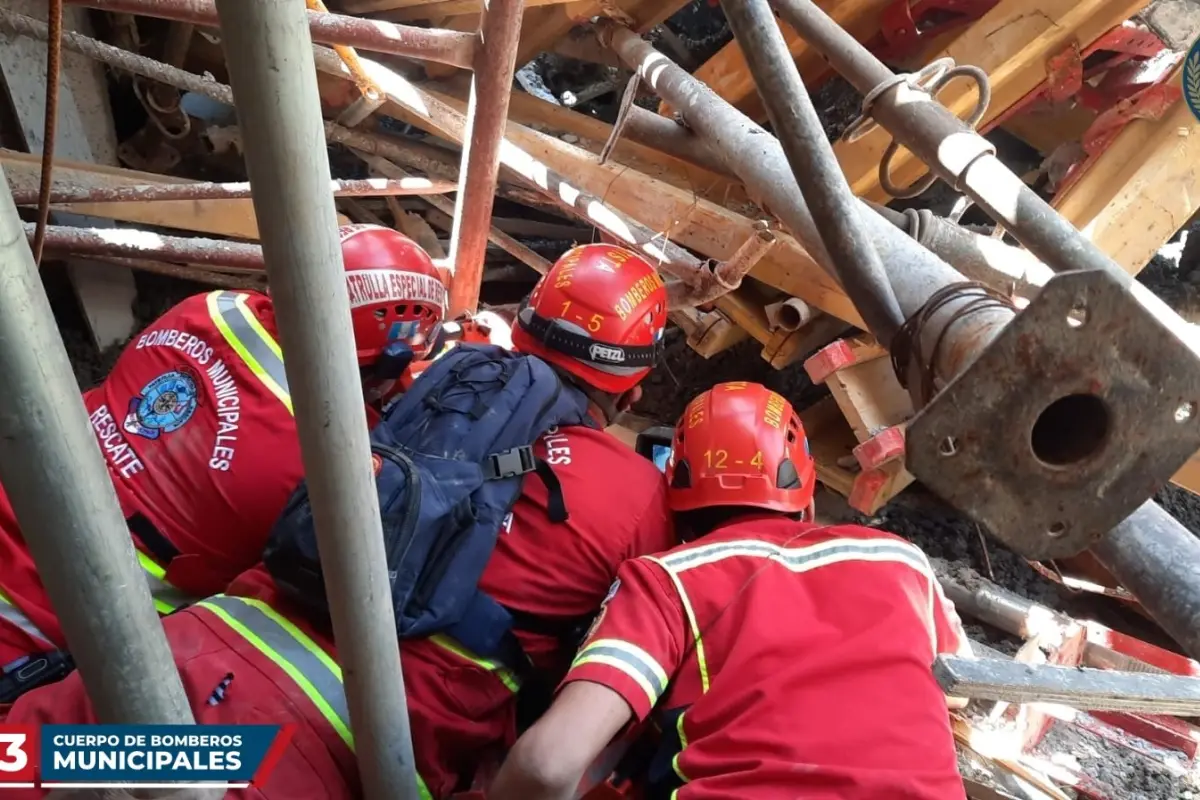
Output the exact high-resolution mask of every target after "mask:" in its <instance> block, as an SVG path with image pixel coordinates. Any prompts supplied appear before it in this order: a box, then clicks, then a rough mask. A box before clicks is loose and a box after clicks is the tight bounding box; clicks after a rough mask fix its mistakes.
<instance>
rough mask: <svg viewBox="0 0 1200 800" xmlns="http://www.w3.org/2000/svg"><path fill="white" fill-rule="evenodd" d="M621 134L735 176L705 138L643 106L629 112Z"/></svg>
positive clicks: (709, 168) (712, 169)
mask: <svg viewBox="0 0 1200 800" xmlns="http://www.w3.org/2000/svg"><path fill="white" fill-rule="evenodd" d="M621 133H622V135H624V136H625V137H626V138H628V139H629V140H630V141H634V142H637V143H638V144H644V145H646V146H647V147H653V148H654V149H655V150H657V151H658V152H660V153H666V154H667V155H672V156H675V157H676V158H682V159H683V160H684V161H690V162H691V163H693V164H695V165H696V166H698V167H704V168H705V169H707V170H710V171H712V172H715V173H717V174H718V175H732V173H731V172H730V171H729V167H728V166H726V165H725V160H724V159H722V158H721V156H720V154H718V153H716V152H714V151H713V150H712V148H710V147H709V146H708V145H707V144H706V143H705V142H704V140H703V139H701V138H700V137H699V136H697V135H696V134H694V133H692V132H691V131H690V130H688V129H687V128H686V127H684V126H683V125H681V124H679V123H678V122H676V121H675V120H672V119H667V118H666V117H664V116H662V115H661V114H655V113H654V112H653V111H647V110H646V109H644V108H642V107H641V106H637V105H635V106H633V107H632V108H630V109H629V116H628V117H627V118H626V120H625V127H624V128H623V129H622V131H621Z"/></svg>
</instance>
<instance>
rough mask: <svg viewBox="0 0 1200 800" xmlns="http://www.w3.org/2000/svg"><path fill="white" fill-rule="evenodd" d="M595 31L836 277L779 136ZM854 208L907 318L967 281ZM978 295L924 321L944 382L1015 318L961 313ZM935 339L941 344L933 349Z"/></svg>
mask: <svg viewBox="0 0 1200 800" xmlns="http://www.w3.org/2000/svg"><path fill="white" fill-rule="evenodd" d="M596 31H597V34H598V35H599V36H600V40H601V41H602V42H604V43H606V44H608V45H609V46H610V47H612V48H613V50H614V51H615V52H616V53H617V55H618V56H620V57H621V60H622V61H624V62H625V63H626V65H628V66H629V67H630V68H631V69H635V70H637V71H639V72H640V73H641V75H642V79H643V80H644V81H645V82H646V83H647V84H648V85H649V86H650V87H651V88H652V89H654V91H655V92H656V93H657V94H658V95H659V96H660V97H661V98H662V99H664V100H666V101H667V102H668V103H669V104H670V105H671V107H672V108H675V109H677V110H678V112H679V113H680V114H682V116H683V118H684V120H685V121H686V122H687V125H688V127H689V128H691V129H692V130H693V131H695V132H696V134H697V135H699V136H700V137H701V138H703V139H704V140H705V142H706V144H707V145H708V146H709V147H711V148H713V149H714V150H715V151H717V152H719V153H720V154H721V156H722V157H723V158H724V159H725V161H726V163H727V164H728V165H729V168H730V169H731V170H732V171H733V172H734V173H735V174H736V175H737V176H738V177H739V178H740V179H741V180H742V181H743V182H744V183H745V184H746V185H747V186H748V187H750V188H751V189H753V190H754V191H757V192H759V193H761V195H762V197H763V199H764V202H765V203H766V205H767V207H769V208H770V209H771V211H772V212H773V213H774V214H775V215H776V216H778V217H779V219H780V220H781V221H782V222H783V224H784V225H785V226H787V228H788V230H790V231H791V232H792V234H793V235H794V236H796V238H797V239H799V240H800V242H801V243H802V244H803V245H804V247H805V249H807V250H808V252H809V253H811V254H812V255H813V257H814V258H816V259H817V262H818V263H819V264H820V265H821V266H822V267H823V268H824V269H825V270H826V271H827V272H829V273H830V274H831V275H836V272H835V271H834V269H833V268H832V266H831V262H830V257H829V254H828V252H826V250H825V247H824V245H823V244H822V242H821V236H820V233H819V232H818V230H817V226H816V223H815V222H814V221H813V218H812V216H811V214H810V213H809V210H808V207H807V206H806V205H805V203H804V198H803V197H801V196H800V192H799V191H798V190H797V188H796V182H795V179H794V177H793V175H792V169H791V167H790V166H789V164H788V161H787V158H786V156H785V155H784V153H783V150H782V148H781V147H780V145H779V141H778V140H777V139H776V138H775V137H774V136H771V135H770V134H768V133H767V132H766V131H765V130H763V128H762V127H761V126H759V125H757V124H755V123H754V122H753V121H752V120H750V119H749V118H748V117H746V116H745V115H744V114H742V113H741V112H740V111H738V110H737V109H735V108H733V106H731V105H729V103H727V102H726V101H725V100H723V99H722V98H720V97H718V96H717V95H716V94H714V93H713V92H712V90H711V89H709V88H708V87H707V86H705V85H704V84H703V83H701V82H700V81H698V80H696V79H695V78H694V77H693V76H692V75H690V74H689V73H687V72H685V71H684V70H683V69H682V68H680V67H679V66H678V65H677V64H675V63H673V62H672V61H671V60H670V59H668V58H667V57H666V56H665V55H663V54H662V53H660V52H659V51H657V50H655V49H654V48H653V47H652V46H651V45H650V44H649V43H647V42H645V41H643V40H642V38H641V37H640V36H638V35H637V34H636V33H634V32H633V31H631V30H629V29H628V28H625V27H622V26H620V25H617V24H616V23H614V22H612V21H611V20H600V21H598V22H597V23H596ZM859 208H860V209H862V213H861V214H860V219H861V221H862V223H863V226H864V228H865V229H866V231H867V234H868V235H869V236H870V238H871V240H872V241H873V242H874V245H875V247H876V249H877V251H878V253H879V256H880V258H881V260H882V262H883V265H884V268H885V269H886V270H887V275H888V279H889V280H890V282H891V286H892V291H893V292H894V293H895V296H896V300H897V301H898V302H899V305H900V310H901V312H902V313H903V314H904V316H905V317H908V316H910V315H913V314H916V313H918V312H920V311H921V310H922V309H923V308H924V307H925V304H926V302H927V301H928V300H929V299H930V298H931V297H933V296H934V295H935V293H938V292H941V291H944V290H945V289H946V287H948V286H951V285H956V284H962V283H963V282H964V281H965V277H964V276H963V274H962V273H960V272H958V271H957V270H955V269H953V268H952V267H950V266H949V265H948V264H947V263H946V262H944V261H942V260H941V259H940V258H938V257H937V256H936V255H934V254H933V253H931V252H930V251H929V250H926V249H925V248H923V247H921V246H920V245H919V244H917V243H916V242H915V241H913V240H912V239H911V238H910V237H909V236H908V235H907V234H905V233H904V232H903V231H901V230H900V229H898V228H897V227H896V226H895V225H893V224H891V223H890V222H888V221H886V220H884V219H883V218H882V217H880V216H879V215H878V214H875V213H873V212H871V211H870V207H869V206H866V205H865V204H860V205H859ZM975 300H976V296H975V295H972V294H970V293H956V294H955V296H953V297H951V298H950V299H949V300H948V301H947V302H945V303H943V304H942V305H940V306H939V308H938V310H937V311H936V312H934V313H933V314H932V315H931V317H930V319H929V320H928V321H927V323H926V326H925V328H926V330H927V331H929V334H930V335H928V336H925V337H924V338H923V340H922V346H923V348H924V350H923V352H922V353H921V354H920V355H921V359H922V363H927V362H928V361H929V360H931V359H933V360H934V361H935V363H934V371H935V373H936V375H937V376H939V377H940V378H941V379H942V380H943V381H947V380H949V379H950V378H951V377H953V376H955V375H957V374H958V373H959V372H960V371H961V370H962V369H963V368H964V367H965V366H966V365H967V363H969V362H970V361H971V360H972V359H973V358H974V356H975V355H976V354H977V353H978V352H979V350H981V349H982V348H983V347H984V346H985V345H986V344H987V343H988V342H990V341H991V340H992V338H993V337H994V336H995V335H996V334H997V333H998V332H999V331H1000V329H1001V328H1003V327H1004V325H1005V324H1006V323H1007V322H1008V321H1009V320H1011V319H1012V317H1013V313H1014V312H1013V311H1012V310H1011V309H1007V308H1001V307H991V308H984V309H979V310H977V311H976V312H974V313H971V314H970V315H967V316H961V315H960V313H959V312H960V311H961V309H962V308H963V307H964V306H967V305H969V304H971V303H972V302H974V301H975ZM945 328H951V331H950V335H948V336H945V337H942V336H940V334H939V332H940V331H941V330H943V329H945ZM937 342H942V346H936V343H937Z"/></svg>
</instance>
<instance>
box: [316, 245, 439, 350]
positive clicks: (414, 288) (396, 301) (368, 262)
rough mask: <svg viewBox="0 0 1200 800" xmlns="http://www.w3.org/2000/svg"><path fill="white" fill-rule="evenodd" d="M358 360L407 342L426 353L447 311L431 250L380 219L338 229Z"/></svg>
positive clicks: (413, 348) (414, 348) (413, 347)
mask: <svg viewBox="0 0 1200 800" xmlns="http://www.w3.org/2000/svg"><path fill="white" fill-rule="evenodd" d="M338 233H339V235H340V239H341V244H342V263H343V265H344V266H345V268H346V289H347V290H348V291H349V292H350V318H351V320H352V321H353V323H354V342H355V345H356V346H357V348H358V363H359V366H366V365H368V364H372V363H374V362H375V360H376V359H377V358H378V357H379V355H380V354H381V353H382V352H383V350H384V348H385V347H387V346H388V345H389V344H391V343H392V342H395V341H403V342H406V343H407V344H408V345H409V347H411V348H412V350H413V356H414V358H416V359H421V358H424V357H425V356H426V355H427V354H428V353H429V350H430V348H431V347H432V346H433V342H434V340H435V339H436V338H437V335H438V330H439V329H440V327H441V324H442V319H443V318H444V317H445V315H446V294H447V293H446V284H444V283H443V282H442V278H441V275H440V274H439V273H438V270H437V268H436V267H435V266H434V265H433V261H432V260H431V259H430V258H429V255H428V254H427V253H426V252H425V251H424V250H422V249H421V248H420V246H419V245H417V243H416V242H414V241H413V240H412V239H409V238H408V237H407V236H405V235H404V234H402V233H398V232H397V231H394V230H392V229H391V228H384V227H381V226H379V225H343V226H342V227H341V228H339V229H338Z"/></svg>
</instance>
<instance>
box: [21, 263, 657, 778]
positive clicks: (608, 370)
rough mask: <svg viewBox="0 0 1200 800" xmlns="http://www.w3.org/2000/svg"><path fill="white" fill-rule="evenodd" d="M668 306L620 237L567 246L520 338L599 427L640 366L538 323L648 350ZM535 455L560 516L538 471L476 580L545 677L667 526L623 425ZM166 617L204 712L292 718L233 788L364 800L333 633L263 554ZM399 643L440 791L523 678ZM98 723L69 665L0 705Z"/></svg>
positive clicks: (457, 655)
mask: <svg viewBox="0 0 1200 800" xmlns="http://www.w3.org/2000/svg"><path fill="white" fill-rule="evenodd" d="M666 302H667V298H666V291H665V288H664V286H663V283H662V280H661V279H660V278H659V277H658V275H657V273H655V271H654V269H653V268H652V267H651V266H650V265H649V264H647V263H646V262H644V261H643V260H642V259H640V258H638V257H637V256H635V255H633V254H632V253H629V252H627V251H624V250H621V249H619V248H615V247H611V246H607V245H590V246H587V247H584V248H579V249H576V250H573V251H571V252H569V253H568V254H567V255H565V256H564V257H563V258H562V259H560V260H559V261H558V263H557V264H556V265H555V266H554V267H553V268H552V269H551V271H550V272H549V273H548V274H547V275H546V276H545V277H544V278H543V279H542V281H541V282H540V283H539V284H538V286H537V287H536V288H535V289H534V292H533V294H532V295H531V299H530V301H529V303H528V304H527V305H526V306H525V308H524V310H523V317H522V318H521V319H520V320H519V321H518V324H517V328H516V330H515V331H514V336H513V338H514V342H515V344H516V346H517V347H518V348H520V349H522V350H524V351H526V352H530V353H533V354H537V355H539V356H541V357H542V358H544V359H545V360H546V361H547V362H549V363H550V364H552V365H553V366H555V367H556V368H557V369H558V370H559V371H560V374H561V376H562V378H563V379H564V380H570V381H574V382H575V383H576V384H577V385H578V386H580V388H581V389H582V390H583V391H584V392H585V393H586V394H587V396H588V398H589V399H590V400H591V404H592V407H591V413H592V416H593V417H594V418H595V421H596V422H597V424H598V425H599V426H600V427H604V426H605V425H607V424H608V422H610V421H611V420H612V418H613V416H614V415H615V414H616V413H617V412H618V411H619V410H622V409H624V408H626V407H627V406H628V405H629V404H631V403H632V402H633V401H635V400H636V399H637V397H638V396H639V390H638V388H637V384H638V383H639V382H640V381H641V380H642V379H643V378H644V377H645V376H646V375H647V374H648V373H649V371H650V369H649V367H639V368H628V367H623V368H622V367H608V366H601V365H597V364H594V363H592V362H590V361H584V360H580V359H578V358H576V357H575V356H573V355H565V354H563V353H561V352H558V351H556V350H554V349H552V347H551V346H549V345H547V344H545V343H544V342H543V341H541V340H542V339H543V338H550V340H551V341H553V338H552V337H546V336H545V334H546V329H547V328H548V327H554V326H558V325H561V326H564V327H566V328H567V329H568V330H572V331H574V332H576V333H579V334H580V335H584V336H588V337H591V338H593V339H594V340H595V345H596V346H602V347H603V346H607V347H618V348H619V347H626V346H628V347H638V348H645V347H649V346H654V345H656V343H658V342H659V341H660V340H661V337H662V334H663V328H664V325H665V323H666ZM534 451H535V453H536V454H537V455H538V456H540V457H541V458H543V459H545V460H546V462H548V463H549V464H550V465H551V466H552V467H553V470H554V474H555V476H556V477H557V478H558V480H559V482H560V483H561V487H562V494H563V497H564V498H565V501H566V503H567V507H568V509H569V511H570V517H569V519H568V520H567V521H566V522H564V523H560V524H554V523H551V522H550V520H549V518H548V516H547V513H546V504H547V498H548V492H547V489H546V487H545V485H544V484H543V482H542V481H540V480H530V481H526V482H525V484H524V489H523V493H522V496H521V497H520V498H519V499H518V500H517V503H516V504H515V505H514V507H513V511H512V515H511V519H510V520H509V521H507V522H506V524H505V526H504V530H503V531H502V532H501V535H500V537H499V541H498V543H497V545H496V549H495V552H494V553H493V555H492V558H491V561H490V562H489V563H488V566H487V569H486V571H485V573H484V576H483V579H482V581H481V583H480V588H481V589H483V590H484V591H486V592H487V593H488V594H489V595H490V596H491V597H493V598H495V599H496V600H497V601H499V602H500V603H502V604H503V605H505V606H506V607H507V608H509V609H510V610H511V611H512V612H513V614H514V616H515V618H516V628H517V630H516V632H517V637H518V639H519V640H520V643H521V645H522V647H523V648H524V649H525V651H526V653H527V654H528V655H529V657H530V659H531V660H532V662H533V665H534V667H535V668H537V669H536V670H535V672H540V673H544V674H549V675H551V676H552V677H550V678H549V680H550V684H549V685H551V686H553V685H554V684H553V682H554V681H556V680H557V679H558V678H559V677H561V675H562V674H563V673H564V672H565V670H566V667H567V666H568V665H569V663H570V658H571V655H573V653H574V649H575V647H576V645H577V643H578V641H579V638H581V636H582V633H583V632H584V631H586V627H587V625H588V624H589V623H590V620H591V618H592V617H593V616H594V615H595V613H596V612H597V611H598V609H599V608H600V604H601V602H602V601H603V599H604V596H605V593H606V592H607V590H608V587H609V585H610V584H611V583H612V579H613V577H614V576H615V574H616V570H617V568H618V566H619V565H620V564H621V563H622V562H623V561H625V560H626V559H629V558H635V557H637V556H640V555H644V554H646V553H651V552H657V551H660V550H663V549H666V548H668V547H670V546H671V545H672V544H673V543H674V538H673V537H674V535H673V529H672V525H671V514H670V509H669V508H668V505H667V492H666V484H665V482H664V480H663V477H662V475H661V474H660V473H659V472H658V470H657V469H656V468H655V467H654V466H653V464H652V463H651V462H650V461H648V460H646V459H644V458H642V457H641V456H638V455H637V454H636V453H634V451H633V450H631V449H630V448H628V447H627V446H625V445H624V444H622V443H621V442H619V441H617V440H616V439H615V438H613V437H611V436H609V435H608V434H606V433H604V432H603V431H601V430H595V429H592V428H587V427H582V426H579V427H570V428H564V429H562V430H556V431H551V432H549V433H547V434H546V435H545V436H544V437H543V438H542V440H541V441H539V442H537V443H535V445H534ZM163 625H164V628H165V629H166V633H167V639H168V641H169V642H170V645H171V649H172V652H173V653H174V654H175V658H176V663H177V664H178V666H179V669H180V674H181V676H182V678H183V684H184V686H185V688H186V690H187V693H188V696H189V698H190V699H191V704H192V709H193V712H194V713H195V715H196V720H197V722H200V723H211V724H234V723H250V722H257V723H284V722H294V723H296V724H297V728H296V732H295V735H294V736H293V738H292V741H291V744H290V745H289V746H288V748H287V749H286V751H285V753H284V755H283V758H282V761H281V762H280V764H279V767H278V768H277V769H276V770H275V771H274V772H273V773H272V775H271V777H270V779H269V781H268V782H267V783H266V785H264V786H260V787H257V788H254V789H250V790H247V791H245V792H241V791H234V792H231V793H230V795H229V796H232V797H263V798H279V800H304V798H322V800H324V799H326V798H328V799H330V800H339V799H340V798H352V797H356V796H357V794H358V780H357V772H356V766H355V760H354V752H353V740H352V738H351V734H350V729H349V721H348V716H347V710H346V699H345V696H344V694H343V691H342V674H341V670H340V669H339V668H338V666H337V664H336V661H335V658H336V654H335V652H334V649H333V643H332V641H331V639H330V638H329V637H328V636H327V635H326V634H324V633H323V632H321V631H319V630H318V629H317V628H316V627H314V626H313V625H311V624H310V623H309V621H308V620H306V619H304V618H303V616H302V615H301V614H300V613H299V612H298V610H297V609H296V608H295V607H293V606H290V605H289V604H288V602H287V601H286V599H285V598H284V597H283V596H282V595H281V594H280V593H279V591H278V590H277V588H276V587H275V585H274V583H273V582H272V580H271V578H270V576H269V575H268V573H267V572H266V571H265V569H264V568H263V567H261V566H258V567H255V568H254V569H251V570H249V571H247V572H246V573H244V574H243V575H241V576H239V577H238V578H237V579H236V580H235V581H234V582H233V583H232V584H231V585H230V587H229V589H228V590H227V591H226V593H225V594H223V595H218V596H215V597H211V598H208V599H206V600H203V601H201V602H199V603H197V604H195V605H192V606H189V607H188V608H185V609H183V610H181V611H179V612H177V613H175V614H172V615H171V616H170V617H167V618H166V619H164V620H163ZM401 646H402V650H403V659H402V665H403V670H404V684H405V689H406V693H407V695H408V704H409V717H410V720H411V725H412V736H413V745H414V749H415V751H416V761H417V768H418V771H419V773H420V776H421V779H422V782H421V791H422V797H425V798H444V797H447V796H449V795H450V794H452V793H453V792H454V791H456V790H458V789H462V788H465V787H466V786H468V785H469V784H470V782H471V780H472V778H473V777H474V775H475V772H476V768H477V767H478V765H480V764H481V763H483V762H486V761H487V760H488V757H489V755H490V754H495V755H497V756H498V755H499V754H501V753H502V752H503V751H504V750H505V749H506V748H507V747H508V746H510V745H511V744H512V742H513V741H514V740H515V739H516V734H517V723H516V715H517V708H516V706H517V691H518V689H520V688H521V686H520V683H519V682H518V679H517V677H516V676H515V675H514V674H513V673H511V672H510V671H509V670H508V669H507V668H505V667H504V666H502V665H500V664H497V663H494V662H490V661H486V660H484V659H481V658H478V657H477V656H475V655H473V654H471V653H469V652H467V651H466V650H465V649H464V648H463V647H461V646H460V645H459V644H458V643H456V642H455V641H453V640H452V639H449V638H448V637H446V636H444V635H438V636H433V637H431V638H429V639H420V640H406V641H404V642H403V643H402V645H401ZM531 674H533V673H531ZM227 676H232V679H227ZM527 679H528V678H527ZM218 696H219V699H215V698H218ZM94 720H95V718H94V716H93V715H92V712H91V709H90V707H89V705H88V703H87V696H86V693H85V690H84V686H83V683H82V681H81V679H80V677H79V675H78V674H73V675H71V676H69V677H68V678H67V679H66V680H64V681H63V682H61V683H59V684H56V685H53V686H46V687H42V688H40V689H36V690H34V691H32V692H30V693H28V694H26V695H25V696H23V697H22V698H20V699H19V700H18V701H17V702H16V704H15V705H14V706H13V707H12V710H11V712H10V714H9V716H8V717H7V721H8V722H13V723H16V722H21V723H85V722H93V721H94Z"/></svg>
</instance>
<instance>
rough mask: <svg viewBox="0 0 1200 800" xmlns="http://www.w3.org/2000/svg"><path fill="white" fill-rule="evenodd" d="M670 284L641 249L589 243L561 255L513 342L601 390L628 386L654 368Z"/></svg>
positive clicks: (521, 315)
mask: <svg viewBox="0 0 1200 800" xmlns="http://www.w3.org/2000/svg"><path fill="white" fill-rule="evenodd" d="M666 325H667V290H666V287H665V286H664V285H663V281H662V278H661V277H659V275H658V272H657V271H656V270H655V269H654V267H652V266H650V264H649V263H648V262H647V261H646V260H645V259H643V258H642V257H641V256H639V255H637V254H636V253H633V252H631V251H629V250H626V249H624V248H622V247H616V246H614V245H609V244H585V245H583V246H582V247H576V248H574V249H572V250H569V251H567V252H566V253H565V254H563V256H562V257H561V258H560V259H558V261H556V262H555V264H554V266H553V267H551V268H550V271H549V272H547V273H546V274H545V275H544V276H543V277H542V279H541V280H540V281H538V284H537V286H535V287H534V288H533V293H532V294H530V296H529V299H528V300H527V301H526V302H525V303H524V304H522V306H521V310H520V312H518V314H517V325H516V327H514V328H513V332H512V341H513V346H514V347H515V348H516V349H517V350H519V351H521V352H522V353H530V354H532V355H536V356H538V357H540V358H542V359H544V360H546V361H548V362H550V363H551V364H554V365H556V366H558V367H561V368H562V369H564V370H566V371H567V372H569V373H571V374H572V375H574V376H576V377H577V378H579V379H580V380H582V381H584V382H585V383H587V384H588V385H589V386H593V387H595V388H597V389H599V390H600V391H603V392H609V393H611V394H622V393H624V392H627V391H629V390H630V389H632V388H633V387H635V386H637V385H638V383H640V382H641V380H642V379H643V378H645V377H646V375H647V374H648V373H649V372H650V370H651V368H652V367H653V366H654V363H655V361H657V360H658V356H659V354H660V352H661V350H662V336H663V330H664V329H665V328H666Z"/></svg>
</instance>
